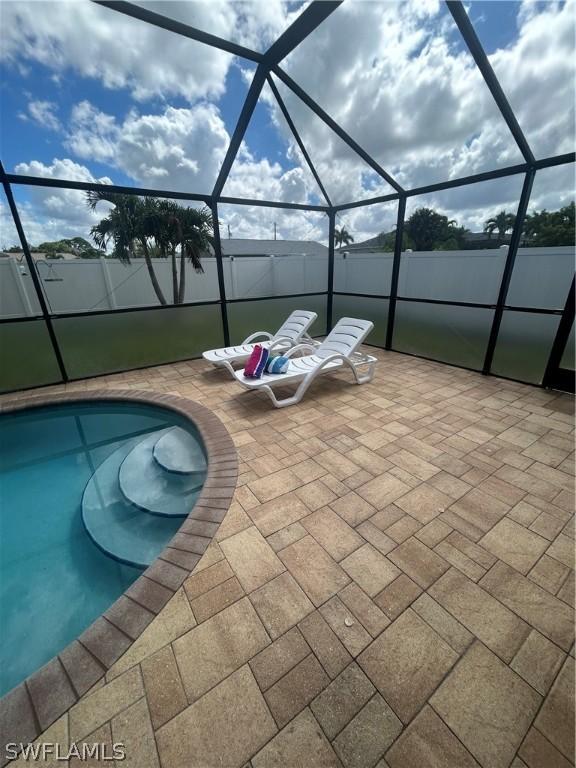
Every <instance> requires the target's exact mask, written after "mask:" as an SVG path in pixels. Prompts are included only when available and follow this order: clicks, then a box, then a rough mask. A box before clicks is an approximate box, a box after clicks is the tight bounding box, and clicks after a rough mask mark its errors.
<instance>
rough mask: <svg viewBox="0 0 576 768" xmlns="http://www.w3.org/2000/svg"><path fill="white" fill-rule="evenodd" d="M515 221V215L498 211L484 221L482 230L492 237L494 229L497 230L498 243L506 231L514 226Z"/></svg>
mask: <svg viewBox="0 0 576 768" xmlns="http://www.w3.org/2000/svg"><path fill="white" fill-rule="evenodd" d="M515 221H516V217H515V216H514V214H512V213H506V211H500V213H497V214H496V216H492V218H490V219H488V220H487V221H486V222H484V232H488V236H489V237H492V233H493V232H494V231H496V232H498V241H497V242H498V243H499V244H500V243H501V242H502V241H503V240H504V236H505V235H506V233H507V232H509V231H510V230H511V229H513V228H514V222H515Z"/></svg>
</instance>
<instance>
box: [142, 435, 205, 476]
mask: <svg viewBox="0 0 576 768" xmlns="http://www.w3.org/2000/svg"><path fill="white" fill-rule="evenodd" d="M153 455H154V458H155V459H156V461H157V462H158V464H160V466H161V467H163V468H164V469H166V470H168V472H176V473H178V474H190V473H192V472H206V456H205V455H204V451H203V450H202V446H201V445H200V442H199V440H197V439H196V438H195V437H194V435H191V434H190V433H189V432H186V430H184V429H181V428H180V427H173V428H172V429H169V430H168V431H167V432H166V434H164V435H162V437H161V438H160V439H159V440H158V441H157V443H156V444H155V445H154V449H153Z"/></svg>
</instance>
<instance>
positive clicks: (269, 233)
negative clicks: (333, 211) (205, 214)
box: [218, 204, 328, 245]
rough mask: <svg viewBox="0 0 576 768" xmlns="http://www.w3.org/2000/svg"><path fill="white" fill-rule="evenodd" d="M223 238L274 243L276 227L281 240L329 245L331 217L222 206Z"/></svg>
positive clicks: (313, 213) (297, 211)
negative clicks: (329, 220)
mask: <svg viewBox="0 0 576 768" xmlns="http://www.w3.org/2000/svg"><path fill="white" fill-rule="evenodd" d="M218 215H219V220H220V225H221V230H220V231H221V236H222V237H226V236H227V231H228V230H227V227H228V225H229V226H230V233H231V236H232V237H234V238H235V237H241V238H256V239H262V240H272V239H273V238H274V225H275V224H276V234H277V237H278V238H279V239H281V240H315V241H317V242H321V243H324V244H326V245H327V241H328V217H327V216H326V214H323V213H316V212H314V211H299V210H286V209H284V210H282V209H281V208H264V207H260V206H250V205H227V204H221V205H219V206H218Z"/></svg>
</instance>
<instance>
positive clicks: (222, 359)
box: [202, 310, 318, 375]
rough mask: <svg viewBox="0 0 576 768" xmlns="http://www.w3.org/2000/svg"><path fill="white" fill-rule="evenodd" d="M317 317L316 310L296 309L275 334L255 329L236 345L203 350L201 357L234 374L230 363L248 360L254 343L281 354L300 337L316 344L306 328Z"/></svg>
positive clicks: (308, 327) (299, 339)
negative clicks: (261, 339) (254, 331)
mask: <svg viewBox="0 0 576 768" xmlns="http://www.w3.org/2000/svg"><path fill="white" fill-rule="evenodd" d="M317 317H318V315H317V314H316V312H305V311H303V310H296V311H295V312H292V313H291V314H290V315H289V316H288V317H287V319H286V320H285V321H284V323H283V324H282V325H281V326H280V328H278V330H277V331H276V333H275V334H273V335H272V334H271V333H268V332H267V331H257V332H256V333H253V334H252V335H251V336H248V338H246V339H244V341H243V342H242V344H239V345H238V346H237V347H222V348H221V349H210V350H208V351H207V352H204V353H203V354H202V357H203V358H204V360H207V361H208V362H209V363H212V365H215V366H216V367H217V368H227V369H228V370H229V371H230V373H232V375H234V373H235V370H234V367H233V366H232V363H243V362H245V361H246V360H248V358H249V357H250V354H251V353H252V350H253V349H254V347H255V345H256V344H261V345H262V346H263V347H268V349H270V350H275V351H276V352H279V353H280V352H282V354H284V352H285V351H286V350H288V349H290V347H293V346H294V345H295V344H299V343H300V341H302V339H306V341H307V342H308V344H310V345H311V346H314V345H315V344H317V343H318V342H315V341H314V339H312V338H311V337H310V336H309V335H308V330H309V329H310V327H311V325H312V323H313V322H314V320H316V318H317ZM260 337H263V341H256V339H258V338H260Z"/></svg>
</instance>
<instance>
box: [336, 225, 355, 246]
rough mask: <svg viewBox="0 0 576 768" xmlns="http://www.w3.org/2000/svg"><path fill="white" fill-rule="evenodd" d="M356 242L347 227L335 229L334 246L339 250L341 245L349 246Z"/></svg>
mask: <svg viewBox="0 0 576 768" xmlns="http://www.w3.org/2000/svg"><path fill="white" fill-rule="evenodd" d="M353 242H354V238H353V237H352V235H351V234H350V232H348V230H347V229H346V227H340V229H338V227H335V229H334V245H335V246H336V247H337V248H339V247H340V246H341V245H349V244H350V243H353Z"/></svg>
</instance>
